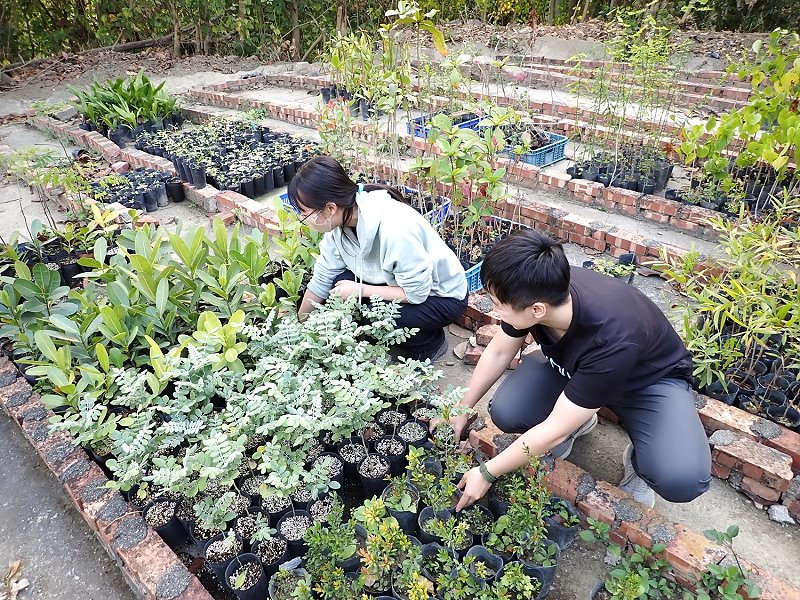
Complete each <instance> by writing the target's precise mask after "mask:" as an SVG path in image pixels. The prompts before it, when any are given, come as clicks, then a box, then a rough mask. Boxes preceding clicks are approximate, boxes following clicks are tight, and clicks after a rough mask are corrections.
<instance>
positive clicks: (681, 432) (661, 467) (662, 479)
mask: <svg viewBox="0 0 800 600" xmlns="http://www.w3.org/2000/svg"><path fill="white" fill-rule="evenodd" d="M567 381H568V380H567V378H566V377H563V376H562V375H561V374H560V373H558V371H556V370H555V369H553V368H552V367H551V366H550V365H549V364H548V363H547V362H546V361H545V359H544V357H543V356H542V354H541V353H540V352H537V353H535V354H532V355H529V356H526V357H525V358H524V360H523V361H522V363H521V364H520V365H519V366H518V367H517V368H516V370H514V371H512V372H511V373H509V374H508V376H507V377H506V378H505V380H504V381H503V383H501V384H500V386H499V387H498V388H497V392H496V393H495V395H494V397H493V398H492V400H491V402H490V403H489V414H490V415H491V417H492V421H494V423H495V425H497V427H499V428H500V429H501V430H503V431H506V432H508V433H523V432H525V431H527V430H528V429H530V428H531V427H533V426H534V425H538V424H539V423H541V422H542V421H544V420H545V419H546V418H547V417H548V416H549V415H550V412H551V411H552V410H553V407H554V406H555V403H556V400H558V397H559V396H560V395H561V392H563V391H564V387H565V386H566V385H567ZM608 408H610V409H611V410H612V411H614V413H615V414H616V415H617V416H618V417H619V418H620V421H621V422H622V426H623V427H624V429H625V431H626V432H627V433H628V435H629V436H630V438H631V442H632V443H633V448H634V454H633V459H632V463H633V468H634V470H635V471H636V473H637V474H638V475H639V477H641V478H642V479H644V480H645V481H646V482H647V483H648V485H649V486H650V487H651V488H653V489H654V490H655V491H656V493H657V494H658V495H659V496H661V497H662V498H664V499H665V500H669V501H670V502H689V501H691V500H694V499H695V498H697V497H698V496H699V495H700V494H702V493H703V492H705V491H706V490H707V489H708V486H709V485H710V483H711V450H710V449H709V446H708V440H707V439H706V434H705V431H704V430H703V425H702V423H701V422H700V417H699V416H698V414H697V409H696V408H695V405H694V395H693V394H692V390H691V388H690V386H689V384H688V383H686V382H685V381H682V380H679V379H661V380H660V381H657V382H656V383H654V384H652V385H650V386H648V387H646V388H644V389H642V390H639V391H637V392H635V393H634V394H631V395H629V396H624V397H622V398H619V399H617V400H615V401H614V403H613V404H610V405H608Z"/></svg>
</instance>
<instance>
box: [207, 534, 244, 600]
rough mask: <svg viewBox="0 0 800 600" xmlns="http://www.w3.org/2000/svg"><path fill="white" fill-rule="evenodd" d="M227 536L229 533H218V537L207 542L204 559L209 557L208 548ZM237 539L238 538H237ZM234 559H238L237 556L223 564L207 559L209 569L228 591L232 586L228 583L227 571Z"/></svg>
mask: <svg viewBox="0 0 800 600" xmlns="http://www.w3.org/2000/svg"><path fill="white" fill-rule="evenodd" d="M226 535H228V533H227V532H225V533H218V534H217V535H215V536H214V537H212V538H211V539H209V540H208V541H206V543H205V544H203V558H206V555H207V552H208V547H209V546H210V545H211V544H213V543H214V542H216V541H217V540H221V539H222V538H223V537H225V536H226ZM237 538H238V536H237ZM234 558H236V556H232V557H231V558H229V559H227V560H223V561H221V562H211V561H210V560H208V559H206V566H207V567H208V568H209V569H211V571H212V573H214V575H215V576H216V578H217V579H218V580H219V582H220V585H222V587H223V588H224V589H226V590H229V589H231V588H230V586H229V585H228V582H227V581H226V579H225V569H227V568H228V565H229V564H231V561H232V560H233V559H234Z"/></svg>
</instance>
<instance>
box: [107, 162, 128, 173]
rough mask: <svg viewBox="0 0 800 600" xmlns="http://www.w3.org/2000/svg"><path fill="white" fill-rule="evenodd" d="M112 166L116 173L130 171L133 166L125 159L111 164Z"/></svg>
mask: <svg viewBox="0 0 800 600" xmlns="http://www.w3.org/2000/svg"><path fill="white" fill-rule="evenodd" d="M111 168H112V169H114V171H115V172H116V173H126V172H127V171H130V169H131V166H130V165H129V164H128V163H127V162H125V161H122V160H121V161H118V162H115V163H114V164H113V165H111Z"/></svg>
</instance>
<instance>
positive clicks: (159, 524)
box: [142, 498, 189, 549]
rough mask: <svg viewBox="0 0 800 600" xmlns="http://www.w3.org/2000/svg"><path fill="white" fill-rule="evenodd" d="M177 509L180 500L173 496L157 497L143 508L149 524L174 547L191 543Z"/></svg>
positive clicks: (143, 513) (145, 518) (143, 514)
mask: <svg viewBox="0 0 800 600" xmlns="http://www.w3.org/2000/svg"><path fill="white" fill-rule="evenodd" d="M177 509H178V501H177V500H173V499H171V498H156V499H155V500H153V501H152V502H149V503H148V504H147V505H146V506H145V507H144V509H142V516H143V517H144V520H145V521H146V522H147V524H148V525H150V527H152V528H153V529H155V530H156V532H158V535H160V536H161V539H163V540H164V541H165V542H166V544H167V545H168V546H169V547H170V548H173V549H174V548H181V547H183V546H186V544H188V543H189V534H188V532H187V531H186V528H185V527H184V526H183V524H182V523H181V522H180V521H179V520H178V517H177V516H176V515H175V512H176V510H177Z"/></svg>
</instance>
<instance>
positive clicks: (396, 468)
mask: <svg viewBox="0 0 800 600" xmlns="http://www.w3.org/2000/svg"><path fill="white" fill-rule="evenodd" d="M387 440H393V441H396V442H399V443H400V444H402V446H403V449H402V451H401V454H383V453H381V452H380V450H378V446H379V444H380V443H381V442H382V441H387ZM373 448H375V451H376V452H378V453H380V454H381V456H383V457H384V458H385V459H386V460H388V461H389V472H390V473H391V474H392V475H393V476H394V477H397V476H398V475H402V474H403V471H405V469H406V455H407V454H408V444H406V443H405V442H404V441H403V440H402V439H401V438H400V436H397V435H383V436H381V437H379V438H378V439H377V440H375V443H374V444H373Z"/></svg>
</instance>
